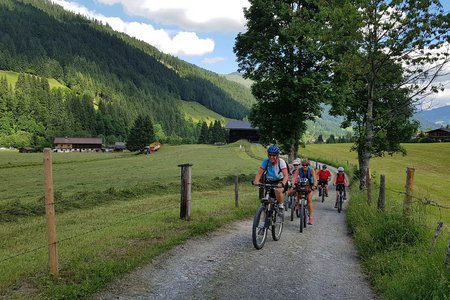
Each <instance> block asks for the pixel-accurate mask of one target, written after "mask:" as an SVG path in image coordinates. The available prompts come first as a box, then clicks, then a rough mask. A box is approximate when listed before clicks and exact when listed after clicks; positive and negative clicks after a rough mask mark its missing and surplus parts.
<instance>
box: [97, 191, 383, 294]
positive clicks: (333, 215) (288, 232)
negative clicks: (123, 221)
mask: <svg viewBox="0 0 450 300" xmlns="http://www.w3.org/2000/svg"><path fill="white" fill-rule="evenodd" d="M314 196H315V197H314V225H312V226H308V227H307V228H306V229H305V230H304V232H303V233H300V232H299V229H298V219H296V218H295V219H294V221H293V222H291V221H290V218H289V216H288V214H286V217H285V226H284V229H283V234H282V236H281V239H280V240H279V241H276V242H275V241H273V240H272V237H271V235H270V232H269V236H268V239H267V241H266V244H265V245H264V248H263V249H261V250H256V249H255V248H254V247H253V244H252V238H251V227H252V220H247V221H241V222H236V223H234V224H232V225H229V226H226V227H225V228H222V229H220V230H218V231H217V232H215V233H213V234H211V235H209V236H206V237H203V238H198V239H193V240H189V241H188V242H186V243H185V244H183V245H181V246H179V247H176V248H175V249H173V250H171V251H169V252H168V253H165V254H163V255H161V256H159V257H158V258H157V259H155V260H154V261H153V262H152V263H151V264H150V265H148V266H145V267H143V268H141V269H138V270H136V271H135V272H133V273H131V274H129V275H128V276H126V277H125V278H123V279H122V280H120V281H119V282H117V283H115V284H114V285H113V286H111V287H109V288H108V289H107V290H106V291H104V292H102V293H100V294H97V295H96V296H95V298H94V299H97V300H103V299H308V300H311V299H376V295H375V293H374V292H373V291H372V290H371V288H370V286H369V284H368V282H367V280H366V278H365V277H364V275H363V274H362V272H361V268H360V266H359V259H358V254H357V252H356V249H355V247H354V245H353V241H352V238H351V236H350V235H349V234H348V230H347V226H346V222H345V212H346V204H347V202H346V203H345V205H344V210H343V212H342V213H340V214H339V213H338V212H337V210H336V209H335V208H334V201H333V200H332V199H335V198H334V197H335V192H334V189H333V188H332V187H331V186H330V197H329V198H326V200H325V202H324V203H322V202H320V201H319V200H317V198H318V197H317V192H316V193H315V195H314ZM255 210H256V207H255Z"/></svg>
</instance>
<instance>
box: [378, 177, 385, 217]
mask: <svg viewBox="0 0 450 300" xmlns="http://www.w3.org/2000/svg"><path fill="white" fill-rule="evenodd" d="M385 201H386V177H385V176H384V174H381V175H380V193H379V194H378V210H379V211H382V212H383V211H384V204H385Z"/></svg>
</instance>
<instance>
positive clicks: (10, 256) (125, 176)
mask: <svg viewBox="0 0 450 300" xmlns="http://www.w3.org/2000/svg"><path fill="white" fill-rule="evenodd" d="M240 145H243V146H244V148H242V149H241V147H240ZM405 146H406V148H407V150H408V152H409V155H408V156H406V157H401V156H395V157H393V158H391V157H385V158H377V159H374V160H372V162H371V167H372V170H373V173H374V174H376V175H378V174H380V173H385V174H386V177H387V185H388V188H389V189H391V190H400V191H403V189H404V184H405V180H406V179H405V168H406V166H413V167H415V168H416V177H415V190H414V191H415V192H414V193H415V194H414V195H415V196H420V197H425V196H427V197H430V198H431V199H434V200H436V201H439V203H441V204H442V205H448V204H449V202H448V198H447V197H446V193H445V187H447V186H450V185H449V184H450V182H449V179H447V177H446V176H442V174H446V173H445V171H446V170H447V169H448V166H449V160H448V159H449V157H450V155H449V154H450V153H449V151H450V147H449V146H448V145H446V144H411V145H405ZM349 148H350V145H349V144H335V145H311V146H310V145H308V146H307V147H306V148H305V149H300V153H301V154H302V155H304V156H307V157H309V158H316V159H321V160H322V159H326V160H329V161H333V160H334V161H336V160H338V159H339V160H340V162H339V163H338V162H336V165H340V164H344V165H346V164H347V161H348V163H349V165H351V164H356V156H355V154H354V153H353V152H349ZM265 155H266V152H265V149H264V148H263V147H261V146H258V145H255V144H248V143H244V142H240V143H235V144H230V145H225V146H210V145H180V146H167V145H163V146H162V147H161V149H160V150H159V151H158V152H156V153H153V154H151V155H147V156H145V155H135V154H132V153H121V154H116V153H52V158H53V182H54V190H55V203H56V205H55V206H56V215H57V237H58V254H59V270H60V278H59V279H58V280H52V278H51V276H49V275H48V267H47V266H48V261H47V260H48V254H47V227H46V219H45V215H44V214H45V209H44V200H43V195H44V186H43V183H44V178H43V173H44V171H43V155H42V154H40V153H31V154H20V153H17V152H11V151H0V180H1V182H2V185H1V187H0V216H1V218H0V224H1V226H0V269H1V270H2V272H0V298H2V299H3V298H4V299H10V298H12V299H14V298H16V299H49V298H51V299H75V298H85V297H89V295H92V294H93V293H95V292H96V291H98V290H100V289H102V288H103V287H105V286H106V285H107V284H108V283H110V282H111V281H112V280H113V279H114V278H117V277H119V276H121V274H124V273H126V272H129V271H131V270H133V269H134V268H136V267H138V266H140V265H144V264H146V263H148V262H149V261H150V260H151V259H152V258H153V257H155V256H156V255H158V254H160V253H162V252H164V251H167V250H168V249H170V248H172V247H173V246H175V245H178V244H180V243H182V242H183V241H185V240H186V239H188V238H190V237H193V236H196V235H201V234H204V233H206V232H208V231H211V230H214V229H216V228H218V227H220V226H222V225H223V224H225V223H228V222H231V221H233V220H238V219H243V218H248V217H251V216H252V215H253V213H254V211H255V208H256V206H257V205H258V202H257V195H258V191H257V190H256V189H255V188H254V187H252V186H251V185H250V184H249V182H250V180H251V179H252V178H253V175H254V173H255V172H256V170H257V168H258V165H259V163H260V160H261V158H262V157H265ZM184 163H192V164H193V166H192V182H193V183H192V184H193V185H192V207H191V220H190V221H189V222H186V221H183V220H180V219H179V206H180V204H179V202H180V168H179V167H178V165H179V164H184ZM235 175H239V178H240V179H239V180H240V182H239V183H240V184H239V208H235V207H234V186H233V178H234V176H235ZM435 185H436V186H435ZM351 195H352V201H351V204H352V203H355V206H359V207H360V209H362V210H361V212H359V213H358V214H357V217H359V219H358V221H357V222H359V223H361V224H365V225H367V224H368V222H367V220H368V219H370V218H373V219H375V217H376V216H377V213H376V211H375V212H374V213H373V215H372V216H368V215H367V216H366V215H365V213H366V212H369V210H368V209H367V208H366V207H365V206H364V195H363V194H362V195H361V194H360V193H358V192H357V191H356V190H352V193H351ZM375 197H376V195H375ZM358 199H360V200H358ZM402 200H403V198H402V196H401V195H399V194H397V193H392V194H389V195H388V197H387V209H390V208H392V207H401V202H402ZM358 201H359V202H358ZM360 203H362V204H361V205H360ZM372 208H373V206H372ZM353 211H355V210H353ZM426 212H427V214H428V215H427V220H426V222H427V227H426V230H427V233H426V234H425V235H424V236H425V237H426V238H425V242H424V243H422V244H420V246H417V245H412V247H411V248H407V247H405V248H402V252H398V251H397V249H396V251H397V252H388V251H385V253H387V254H386V255H387V256H382V255H379V254H377V255H375V256H370V257H368V258H365V257H366V256H363V260H364V265H365V269H366V271H367V273H368V274H369V277H370V279H371V281H372V283H373V284H374V285H375V287H376V288H377V289H378V290H379V292H380V293H381V294H383V290H389V289H393V288H392V286H391V285H390V284H391V282H395V283H396V284H397V285H400V286H408V285H407V284H404V282H403V281H404V280H405V277H400V275H398V274H403V273H405V271H404V270H405V269H406V270H417V272H419V271H420V272H419V273H421V274H426V276H425V275H423V276H422V277H420V278H419V279H417V280H416V281H411V282H413V283H414V285H416V286H420V285H423V284H424V283H423V282H424V280H425V279H423V278H424V276H425V277H426V278H433V280H435V277H433V276H431V275H429V274H428V273H426V272H424V271H423V269H422V268H421V267H418V266H417V264H415V263H417V259H415V258H417V257H420V261H424V263H422V265H426V263H425V262H427V260H428V258H427V257H428V256H427V254H426V253H427V249H428V248H429V246H430V244H431V238H432V236H433V229H434V228H435V224H436V221H437V220H438V219H441V220H444V224H445V230H444V232H447V234H448V225H447V224H449V222H450V214H449V210H445V209H442V210H438V209H427V210H426ZM349 213H350V215H351V216H353V218H356V217H355V213H353V214H352V213H351V212H350V211H349ZM373 216H375V217H373ZM361 218H362V219H361ZM388 220H391V219H388ZM389 222H391V223H392V220H391V221H389ZM389 222H387V221H382V224H379V223H375V225H370V226H371V227H370V228H367V229H365V230H359V229H357V228H356V227H355V228H354V229H353V230H354V234H355V239H356V242H357V243H358V249H359V250H360V253H361V254H362V255H364V254H365V253H366V252H367V248H368V247H369V246H370V245H371V244H370V243H373V240H376V238H375V237H374V236H373V232H377V231H378V232H379V234H378V236H379V237H381V238H382V239H383V241H384V240H386V241H388V242H389V241H391V240H390V239H392V236H394V237H396V235H397V236H399V235H400V234H401V232H402V231H398V232H394V233H392V232H389V231H386V229H390V228H391V227H383V226H381V229H380V228H378V229H377V227H380V225H383V224H387V225H389V224H390V223H389ZM387 225H386V226H387ZM408 228H409V227H406V229H408ZM411 230H413V231H414V230H415V227H411ZM399 232H400V233H399ZM406 236H408V235H406ZM418 236H419V237H420V235H419V234H418ZM419 237H417V239H419ZM402 238H403V235H400V236H399V239H402ZM394 241H395V240H394ZM445 242H446V241H445V237H444V238H443V239H441V240H439V241H438V244H437V246H436V248H437V249H439V251H441V250H445V247H446V245H445ZM385 243H386V242H385ZM369 248H370V247H369ZM370 249H371V248H370ZM415 251H417V252H420V253H422V256H417V254H415ZM409 253H413V254H411V255H410V254H409ZM436 253H437V251H436ZM436 253H434V254H433V255H435V254H436ZM435 256H436V258H435V260H436V261H437V263H438V264H440V265H442V259H443V257H441V255H437V254H436V255H435ZM399 257H401V259H399ZM392 260H393V261H397V262H399V261H405V260H407V261H408V263H407V264H406V265H405V264H400V263H397V264H396V268H394V269H393V270H391V268H389V266H390V264H392V263H389V262H390V261H392ZM386 262H388V264H387V265H385V263H386ZM433 266H434V265H433ZM371 267H372V268H371ZM387 271H389V273H388V275H389V276H387V275H386V272H387ZM406 273H408V272H406ZM410 273H411V272H410ZM380 274H381V275H380ZM416 277H418V276H416ZM440 282H441V284H445V283H446V282H448V281H446V280H445V278H444V279H442V278H441V281H440ZM410 284H411V283H410ZM440 290H444V291H445V287H444V288H442V289H440ZM405 293H406V295H408V294H407V291H406V292H405ZM393 294H394V295H395V293H393ZM393 294H392V293H391V294H390V295H393ZM397 294H398V293H397ZM427 295H428V294H427ZM439 295H440V294H439ZM388 298H389V297H388ZM394 298H395V297H394ZM400 298H401V297H400ZM413 298H414V297H412V298H410V299H413ZM437 299H439V297H438V298H437Z"/></svg>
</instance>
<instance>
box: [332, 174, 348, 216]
mask: <svg viewBox="0 0 450 300" xmlns="http://www.w3.org/2000/svg"><path fill="white" fill-rule="evenodd" d="M337 170H338V173H337V174H336V176H335V177H334V183H333V185H334V186H337V187H338V190H339V188H343V190H344V200H345V199H347V194H346V192H345V187H346V186H348V180H347V175H346V174H345V173H344V168H343V167H339V168H338V169H337ZM338 197H339V193H336V202H335V204H334V208H337V203H338Z"/></svg>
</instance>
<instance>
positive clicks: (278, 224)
mask: <svg viewBox="0 0 450 300" xmlns="http://www.w3.org/2000/svg"><path fill="white" fill-rule="evenodd" d="M252 184H253V182H252ZM258 186H259V189H260V190H263V197H262V198H261V199H260V201H261V205H260V206H259V207H258V209H257V210H256V214H255V217H254V219H253V227H252V241H253V246H255V248H256V249H258V250H259V249H261V248H262V247H263V246H264V244H265V242H266V239H267V231H268V230H271V231H272V238H273V240H274V241H278V240H279V239H280V237H281V233H282V231H283V222H284V215H283V213H282V212H279V209H278V203H277V200H276V199H275V196H274V189H275V188H277V187H278V185H277V184H270V183H259V184H258Z"/></svg>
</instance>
